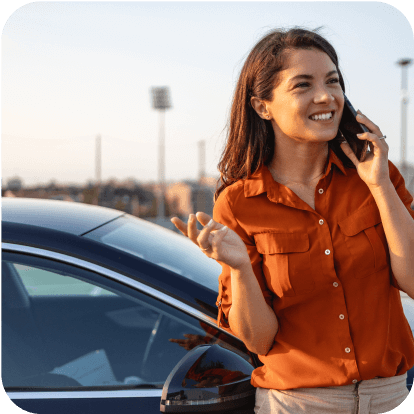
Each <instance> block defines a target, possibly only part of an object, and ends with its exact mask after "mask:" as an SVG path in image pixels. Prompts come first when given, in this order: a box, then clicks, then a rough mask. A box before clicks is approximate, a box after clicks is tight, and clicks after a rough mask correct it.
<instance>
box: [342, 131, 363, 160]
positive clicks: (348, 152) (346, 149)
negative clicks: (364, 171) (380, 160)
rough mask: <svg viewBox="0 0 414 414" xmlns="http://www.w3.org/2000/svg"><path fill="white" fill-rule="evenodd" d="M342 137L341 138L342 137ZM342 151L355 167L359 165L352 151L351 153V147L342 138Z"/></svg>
mask: <svg viewBox="0 0 414 414" xmlns="http://www.w3.org/2000/svg"><path fill="white" fill-rule="evenodd" d="M342 137H343V136H342ZM341 148H342V151H343V152H344V153H345V155H346V156H347V157H348V158H349V159H350V160H351V161H352V162H353V164H354V165H355V166H357V165H358V164H359V160H358V158H357V156H356V155H355V153H354V151H352V148H351V146H350V145H349V144H348V141H346V139H345V138H344V137H343V142H341Z"/></svg>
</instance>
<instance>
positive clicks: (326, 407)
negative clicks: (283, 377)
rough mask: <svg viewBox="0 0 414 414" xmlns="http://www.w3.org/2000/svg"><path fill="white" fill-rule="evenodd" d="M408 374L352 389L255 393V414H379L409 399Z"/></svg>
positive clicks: (376, 380) (308, 389) (358, 384)
mask: <svg viewBox="0 0 414 414" xmlns="http://www.w3.org/2000/svg"><path fill="white" fill-rule="evenodd" d="M406 379H407V374H404V375H399V376H396V377H391V378H374V379H371V380H366V381H360V382H358V383H356V384H353V385H343V386H339V387H326V388H296V389H291V390H271V389H267V388H257V389H256V405H255V407H254V412H255V414H302V413H306V414H379V413H386V412H387V411H390V410H393V409H394V408H396V407H398V406H399V405H400V404H401V403H402V402H403V401H404V400H405V399H406V398H407V396H408V394H409V392H408V389H407V387H406Z"/></svg>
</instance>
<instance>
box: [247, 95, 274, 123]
mask: <svg viewBox="0 0 414 414" xmlns="http://www.w3.org/2000/svg"><path fill="white" fill-rule="evenodd" d="M250 104H251V105H252V107H253V109H254V110H255V111H256V112H257V115H259V116H260V118H262V119H265V120H270V119H271V118H272V117H271V115H270V114H269V112H268V110H267V107H266V103H265V102H264V101H261V100H260V99H259V98H256V97H255V96H252V97H251V98H250Z"/></svg>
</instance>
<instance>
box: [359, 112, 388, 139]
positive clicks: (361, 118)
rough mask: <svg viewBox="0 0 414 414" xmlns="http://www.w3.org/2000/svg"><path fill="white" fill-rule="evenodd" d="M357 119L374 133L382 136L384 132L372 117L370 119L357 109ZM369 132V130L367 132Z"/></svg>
mask: <svg viewBox="0 0 414 414" xmlns="http://www.w3.org/2000/svg"><path fill="white" fill-rule="evenodd" d="M357 112H358V115H357V118H356V119H357V121H358V122H359V123H361V124H364V125H365V126H366V127H367V128H368V129H369V130H370V131H371V132H372V133H374V134H376V135H378V136H379V137H381V136H382V133H381V131H380V129H379V127H378V126H377V125H375V124H374V123H373V122H372V121H371V120H370V119H368V118H367V117H366V116H365V115H364V114H363V113H362V112H361V111H360V110H358V111H357ZM366 133H367V132H366Z"/></svg>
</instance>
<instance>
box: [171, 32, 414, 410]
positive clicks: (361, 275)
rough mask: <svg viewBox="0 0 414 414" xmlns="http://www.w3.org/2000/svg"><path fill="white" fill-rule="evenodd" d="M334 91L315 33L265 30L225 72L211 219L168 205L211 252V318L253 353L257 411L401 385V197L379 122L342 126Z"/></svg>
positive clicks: (407, 273) (327, 54)
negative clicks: (231, 79) (214, 312)
mask: <svg viewBox="0 0 414 414" xmlns="http://www.w3.org/2000/svg"><path fill="white" fill-rule="evenodd" d="M344 92H345V87H344V82H343V78H342V74H341V71H340V69H339V67H338V57H337V55H336V52H335V50H334V49H333V47H332V46H331V45H330V44H329V43H328V42H327V40H326V39H324V38H323V37H321V36H320V35H319V34H318V33H317V32H316V31H308V30H304V29H301V28H295V29H291V30H274V31H272V32H270V33H269V34H268V35H267V36H265V37H264V38H263V39H261V40H260V41H259V42H258V43H257V45H256V46H255V47H254V48H253V50H252V51H251V52H250V54H249V56H248V57H247V59H246V62H245V64H244V66H243V68H242V71H241V74H240V77H239V81H238V83H237V87H236V91H235V94H234V99H233V106H232V110H231V115H230V123H229V125H230V128H229V132H228V139H227V145H226V147H225V149H224V152H223V155H222V158H221V161H220V163H219V165H218V168H219V171H220V173H221V186H220V187H219V188H218V189H217V191H216V194H215V206H214V212H213V219H212V220H211V217H209V216H208V215H207V214H204V213H197V218H198V220H199V221H200V222H201V224H203V226H204V228H203V229H202V230H201V231H198V230H197V228H196V222H195V220H194V217H190V220H189V223H188V225H185V224H184V223H183V222H181V221H180V220H178V219H177V218H174V219H173V221H174V223H175V224H176V226H177V227H178V228H179V229H180V230H181V231H182V232H183V233H184V234H186V235H188V237H189V238H190V239H191V240H192V241H193V242H194V243H196V244H197V245H198V246H199V247H200V248H201V249H202V251H203V252H204V253H205V254H206V255H207V256H208V257H211V258H213V259H216V260H217V261H219V263H220V264H221V265H222V273H221V275H220V277H219V295H218V299H217V306H218V307H219V316H218V323H219V324H221V325H222V326H224V327H226V328H229V329H231V330H232V331H233V332H234V333H235V334H236V335H237V336H238V337H239V338H240V339H242V340H243V342H244V343H245V344H246V347H247V348H248V349H250V350H251V351H253V352H256V353H257V354H258V355H259V358H260V360H261V361H262V362H263V364H264V365H263V366H262V367H258V368H256V369H255V370H254V371H253V374H252V384H253V385H254V386H255V387H257V392H256V407H255V412H256V413H257V414H258V413H260V414H268V413H269V414H270V413H275V412H277V413H281V414H288V413H289V414H299V413H308V412H312V413H315V414H349V413H350V412H355V411H357V412H359V413H360V414H370V413H373V412H375V413H379V412H386V411H389V410H391V409H393V408H395V407H397V406H398V405H399V404H400V403H401V402H402V401H403V400H404V399H405V398H406V397H407V394H408V391H407V388H406V378H407V371H408V370H409V369H410V368H411V367H413V364H414V341H413V335H412V332H411V330H410V328H409V325H408V323H407V320H406V318H405V316H404V313H403V311H402V306H401V298H400V293H399V291H405V292H406V293H407V294H408V295H409V296H411V297H414V274H413V272H414V259H413V258H412V246H413V245H414V220H413V219H414V211H413V210H411V209H410V204H411V202H412V201H413V198H412V196H411V195H410V194H409V192H408V191H407V189H406V188H405V185H404V180H403V178H402V176H401V174H400V173H399V171H398V170H397V168H396V167H395V166H394V165H393V164H392V163H391V162H390V161H388V145H387V143H386V142H385V139H384V136H383V134H382V132H381V130H380V129H379V128H378V127H377V126H376V125H375V124H374V123H372V122H371V121H370V120H369V119H368V118H367V117H364V116H362V114H361V113H359V114H358V116H357V117H356V118H355V117H354V118H353V119H352V122H353V124H355V125H356V126H358V128H359V127H360V125H359V124H358V123H360V124H363V125H365V126H366V127H367V130H368V131H369V132H365V133H362V134H359V135H356V134H355V132H354V131H351V129H348V128H344V126H345V125H347V124H345V123H344V122H343V121H344V120H343V118H344V114H345V108H346V110H347V112H346V113H347V116H348V112H349V110H350V107H349V106H345V104H344V101H345V95H344ZM368 145H369V148H370V152H368V153H367V152H366V148H367V146H368ZM410 246H411V247H410ZM321 338H323V340H322V339H321ZM298 373H301V375H298ZM355 396H357V397H358V398H357V399H355ZM369 407H370V408H369Z"/></svg>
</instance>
